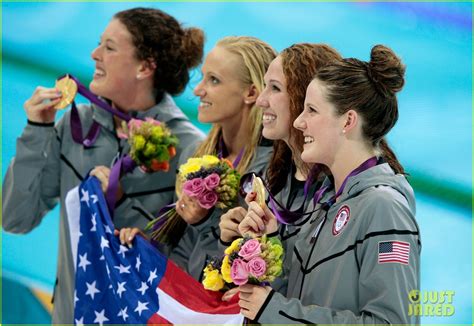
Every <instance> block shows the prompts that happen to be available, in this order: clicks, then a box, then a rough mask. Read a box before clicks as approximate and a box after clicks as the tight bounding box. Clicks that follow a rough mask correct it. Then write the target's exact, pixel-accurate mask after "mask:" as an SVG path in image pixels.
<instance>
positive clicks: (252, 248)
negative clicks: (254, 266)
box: [239, 239, 262, 261]
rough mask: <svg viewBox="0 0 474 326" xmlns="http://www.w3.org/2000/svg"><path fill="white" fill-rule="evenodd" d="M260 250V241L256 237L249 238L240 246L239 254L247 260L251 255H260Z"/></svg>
mask: <svg viewBox="0 0 474 326" xmlns="http://www.w3.org/2000/svg"><path fill="white" fill-rule="evenodd" d="M261 252H262V250H261V249H260V242H258V240H257V239H251V240H248V241H247V242H245V243H244V245H243V246H242V247H241V248H240V251H239V256H240V257H242V258H243V259H245V260H247V261H249V260H250V259H252V258H253V257H257V256H259V255H260V253H261Z"/></svg>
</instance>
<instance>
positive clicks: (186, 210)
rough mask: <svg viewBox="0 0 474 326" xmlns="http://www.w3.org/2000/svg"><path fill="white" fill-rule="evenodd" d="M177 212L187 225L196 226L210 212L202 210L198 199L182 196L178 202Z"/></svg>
mask: <svg viewBox="0 0 474 326" xmlns="http://www.w3.org/2000/svg"><path fill="white" fill-rule="evenodd" d="M176 212H177V213H178V214H179V215H180V216H181V217H182V218H183V220H185V221H186V223H188V224H195V223H198V222H200V221H201V220H202V219H203V218H205V217H206V216H207V213H208V212H209V211H208V210H207V209H205V208H202V207H201V206H200V205H199V202H198V200H197V199H196V198H193V197H189V196H187V195H186V194H182V196H181V198H180V199H178V201H177V202H176Z"/></svg>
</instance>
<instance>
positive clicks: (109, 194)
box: [58, 75, 136, 218]
mask: <svg viewBox="0 0 474 326" xmlns="http://www.w3.org/2000/svg"><path fill="white" fill-rule="evenodd" d="M63 77H64V76H61V77H59V78H58V79H61V78H63ZM69 78H71V79H72V80H74V82H75V83H76V85H77V92H78V93H79V94H81V95H82V96H84V97H85V98H87V99H88V100H89V101H91V103H94V104H95V105H97V106H98V107H99V108H101V109H103V110H105V111H107V112H109V113H111V114H112V115H115V116H117V117H119V118H120V119H122V120H125V121H126V122H128V121H130V120H131V117H130V116H129V115H128V114H126V113H123V112H121V111H119V110H117V109H114V108H113V107H111V106H110V105H109V104H108V103H107V102H106V101H104V100H101V99H100V98H99V97H98V96H97V95H95V94H94V93H92V92H91V91H90V90H89V89H88V88H87V87H86V86H84V85H83V84H82V83H81V82H80V81H79V80H78V79H77V78H76V77H74V76H72V75H69ZM70 126H71V136H72V139H73V140H74V142H76V143H77V144H82V145H83V146H84V147H87V148H88V147H91V146H92V145H93V144H94V143H95V142H96V140H97V137H98V136H99V133H100V127H101V126H100V124H99V123H98V122H97V121H94V122H93V123H92V125H91V127H90V129H89V132H88V133H87V136H86V137H85V138H84V137H83V135H82V123H81V118H80V116H79V112H78V110H77V107H76V103H75V101H73V102H72V109H71V125H70ZM135 167H136V163H135V162H134V161H133V160H132V158H131V157H130V156H128V155H125V156H123V157H121V158H120V159H119V160H118V161H117V162H116V163H115V164H114V165H113V166H112V169H111V171H110V176H109V186H108V188H107V191H106V194H105V198H106V200H107V207H108V208H109V213H110V216H111V217H112V218H113V215H114V210H115V203H116V200H117V199H116V198H117V190H118V185H119V179H120V177H121V176H122V175H124V174H126V173H129V172H131V171H133V169H134V168H135Z"/></svg>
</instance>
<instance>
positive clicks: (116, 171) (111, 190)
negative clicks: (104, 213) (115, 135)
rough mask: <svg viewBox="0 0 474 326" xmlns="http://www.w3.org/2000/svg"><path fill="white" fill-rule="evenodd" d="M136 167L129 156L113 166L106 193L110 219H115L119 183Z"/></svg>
mask: <svg viewBox="0 0 474 326" xmlns="http://www.w3.org/2000/svg"><path fill="white" fill-rule="evenodd" d="M136 166H137V164H136V163H135V161H134V160H133V159H132V158H131V157H130V156H128V155H124V156H123V157H121V158H120V159H119V160H118V161H117V162H116V163H115V164H114V166H112V170H111V171H110V176H109V186H108V187H107V191H106V193H105V199H106V200H107V207H108V208H109V213H110V217H111V218H112V219H113V218H114V210H115V202H116V200H117V190H118V185H119V182H118V181H119V179H120V177H121V176H122V175H124V174H126V173H129V172H131V171H133V169H134V168H135V167H136Z"/></svg>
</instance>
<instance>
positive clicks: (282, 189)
mask: <svg viewBox="0 0 474 326" xmlns="http://www.w3.org/2000/svg"><path fill="white" fill-rule="evenodd" d="M340 58H341V57H340V55H339V54H338V53H337V52H336V50H334V49H332V48H331V47H329V46H327V45H325V44H310V43H299V44H294V45H292V46H290V47H288V48H286V49H284V50H283V51H281V52H280V54H279V55H278V56H277V58H276V59H274V60H273V61H272V63H271V64H270V67H269V68H268V70H267V72H266V74H265V84H266V86H265V89H264V90H263V92H262V93H261V94H260V96H259V97H258V99H257V104H258V105H259V106H260V107H261V108H262V115H263V129H262V134H263V136H264V137H266V138H268V139H272V140H273V141H274V152H273V155H272V158H271V160H270V163H269V167H268V169H267V172H266V182H267V186H268V189H269V191H270V193H271V198H272V199H271V200H270V202H269V203H268V205H269V206H270V207H271V208H273V209H274V210H275V211H277V212H279V214H280V215H279V220H280V227H279V229H278V233H279V235H280V237H281V239H282V243H283V245H284V247H285V260H284V265H283V275H282V276H281V277H280V278H279V279H277V280H276V281H275V282H273V283H272V287H273V288H274V289H276V290H278V291H280V292H282V293H284V294H286V280H285V278H286V277H287V276H288V275H287V274H288V271H289V269H290V267H291V253H292V252H293V242H294V239H295V238H296V235H297V234H298V232H299V229H300V226H301V225H302V224H304V221H305V219H307V217H308V216H310V212H311V210H312V208H313V197H314V195H315V193H316V190H317V188H318V187H319V186H320V184H321V180H322V178H321V176H322V174H321V175H319V173H320V172H321V171H316V172H315V175H312V176H311V177H310V178H308V177H309V175H310V170H311V164H308V163H305V162H303V161H302V160H301V158H300V156H301V152H302V150H303V136H302V135H301V133H299V132H298V131H297V130H296V129H294V128H293V121H294V120H295V119H296V117H298V115H299V114H300V113H301V111H302V108H303V103H304V97H305V93H306V87H307V86H308V85H309V83H310V82H311V80H312V78H313V76H314V74H315V73H316V72H317V71H318V70H319V69H321V68H322V67H324V66H325V65H327V64H329V63H331V62H333V61H336V60H339V59H340ZM257 180H258V179H257ZM264 192H265V191H264ZM255 195H256V194H255V193H252V194H250V195H249V197H248V198H247V199H248V200H254V199H255V198H256V199H257V201H263V203H265V200H266V199H267V198H266V197H263V198H258V196H255ZM256 204H257V203H256V202H250V203H249V205H250V206H253V205H256ZM260 206H261V207H265V209H268V207H267V205H266V204H263V205H260ZM246 214H247V210H246V209H244V208H243V207H237V208H234V209H231V210H229V212H228V213H226V214H225V215H223V216H222V218H221V223H220V228H221V237H220V240H221V242H223V243H224V244H230V242H231V241H232V240H234V239H235V238H238V237H240V236H241V235H240V232H239V230H238V225H239V222H240V221H242V219H243V218H244V216H245V215H246ZM305 216H306V218H305Z"/></svg>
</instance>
